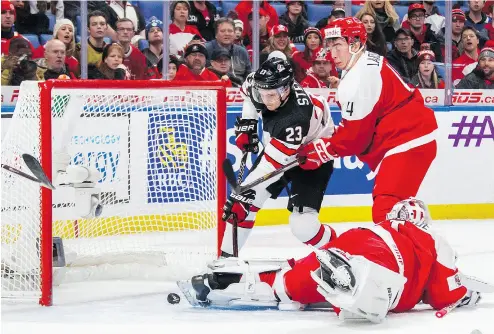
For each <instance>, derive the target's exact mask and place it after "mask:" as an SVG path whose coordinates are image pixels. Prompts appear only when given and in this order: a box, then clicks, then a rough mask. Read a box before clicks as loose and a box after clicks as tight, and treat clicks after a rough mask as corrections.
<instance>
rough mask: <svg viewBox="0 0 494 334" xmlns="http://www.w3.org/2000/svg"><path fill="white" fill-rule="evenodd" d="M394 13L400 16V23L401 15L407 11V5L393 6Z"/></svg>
mask: <svg viewBox="0 0 494 334" xmlns="http://www.w3.org/2000/svg"><path fill="white" fill-rule="evenodd" d="M394 7H395V11H396V14H398V16H399V17H400V23H401V22H402V21H403V17H404V16H405V15H406V14H407V13H408V7H407V6H394Z"/></svg>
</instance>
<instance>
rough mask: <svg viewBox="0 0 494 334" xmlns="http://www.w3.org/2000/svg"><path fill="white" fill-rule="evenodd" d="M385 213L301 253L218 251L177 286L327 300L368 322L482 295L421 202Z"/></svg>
mask: <svg viewBox="0 0 494 334" xmlns="http://www.w3.org/2000/svg"><path fill="white" fill-rule="evenodd" d="M387 216H388V218H387V220H385V221H383V222H381V223H380V224H374V225H372V226H366V227H361V228H353V229H350V230H348V231H346V232H344V233H342V234H341V235H340V236H339V237H336V233H335V232H334V230H333V231H332V238H331V241H330V242H329V243H327V244H326V245H325V246H323V247H321V248H320V249H316V248H313V249H314V252H313V253H311V254H309V255H308V256H307V257H305V258H303V259H300V260H298V261H294V260H293V259H292V260H288V261H284V262H283V261H269V260H264V261H263V260H257V261H249V260H246V261H243V260H239V259H238V258H227V259H220V260H217V261H215V262H214V263H213V264H210V268H211V270H210V272H209V273H208V274H205V275H198V276H194V277H193V278H192V279H191V281H190V282H189V281H187V282H189V290H187V289H186V285H185V283H184V282H179V286H180V287H181V288H182V291H184V294H185V296H186V297H187V299H188V300H189V302H191V303H192V304H193V305H202V306H213V307H223V308H238V309H242V308H246V307H273V308H275V307H277V308H279V309H281V310H298V309H303V307H304V305H306V304H311V303H320V302H325V301H327V302H329V303H330V304H331V305H332V306H333V307H334V308H335V311H336V313H337V314H338V315H339V317H340V319H342V320H351V319H367V320H370V321H372V322H380V321H382V320H383V319H384V318H385V317H386V315H387V313H388V312H389V311H393V312H405V311H409V310H411V309H412V308H413V307H414V306H415V305H417V304H418V303H419V302H420V301H423V302H424V303H426V304H429V305H431V306H432V307H433V308H434V309H441V308H444V307H446V306H449V305H451V304H453V303H456V302H458V301H460V302H459V305H458V306H464V305H475V304H476V303H477V302H478V301H479V300H480V293H479V292H478V291H477V290H481V289H478V288H479V284H478V283H479V281H475V282H474V283H472V281H471V279H470V280H469V279H468V278H467V277H466V276H463V275H462V274H461V273H460V272H459V271H458V269H457V268H456V265H455V262H456V253H455V251H454V250H453V249H452V248H451V246H450V245H449V244H448V243H447V242H446V240H444V239H443V238H441V237H440V236H438V235H436V234H435V233H434V232H432V231H431V230H430V218H429V213H428V210H427V208H426V206H425V205H424V204H423V202H421V201H419V200H417V199H414V198H410V199H407V200H404V201H401V202H399V203H397V204H396V205H395V206H394V207H393V208H392V210H391V212H390V213H388V215H387ZM482 284H485V285H484V286H487V283H482ZM187 291H189V293H188V292H187ZM190 291H192V293H190ZM484 291H487V290H485V289H484Z"/></svg>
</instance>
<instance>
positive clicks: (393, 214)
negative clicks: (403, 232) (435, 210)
mask: <svg viewBox="0 0 494 334" xmlns="http://www.w3.org/2000/svg"><path fill="white" fill-rule="evenodd" d="M386 218H387V219H397V220H406V221H409V222H411V223H413V224H414V225H417V226H418V227H421V228H423V229H425V230H427V229H428V228H429V226H430V224H431V217H430V213H429V209H428V208H427V206H426V205H425V203H424V202H422V201H421V200H419V199H416V198H414V197H410V198H409V199H406V200H403V201H400V202H398V203H396V204H395V205H394V206H393V208H392V209H391V211H390V212H389V213H388V214H387V215H386Z"/></svg>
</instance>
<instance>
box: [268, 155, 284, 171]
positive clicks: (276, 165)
mask: <svg viewBox="0 0 494 334" xmlns="http://www.w3.org/2000/svg"><path fill="white" fill-rule="evenodd" d="M264 157H265V158H266V160H267V162H269V163H270V164H271V165H273V167H274V168H276V169H279V168H281V167H283V165H282V164H280V163H279V162H278V161H276V160H274V159H273V158H271V157H270V156H269V155H268V154H267V153H266V152H264Z"/></svg>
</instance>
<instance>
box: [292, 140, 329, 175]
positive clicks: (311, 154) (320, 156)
mask: <svg viewBox="0 0 494 334" xmlns="http://www.w3.org/2000/svg"><path fill="white" fill-rule="evenodd" d="M328 148H329V143H326V142H325V141H324V139H316V140H314V141H313V142H311V143H309V144H307V145H304V146H302V147H300V148H299V149H298V152H297V160H298V163H299V165H300V167H301V168H302V169H306V170H312V169H317V168H319V167H321V165H322V164H324V163H326V162H328V161H331V160H333V159H334V156H333V155H331V154H330V153H329V152H328Z"/></svg>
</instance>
